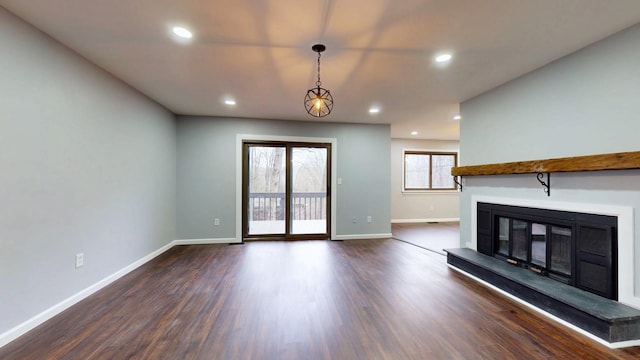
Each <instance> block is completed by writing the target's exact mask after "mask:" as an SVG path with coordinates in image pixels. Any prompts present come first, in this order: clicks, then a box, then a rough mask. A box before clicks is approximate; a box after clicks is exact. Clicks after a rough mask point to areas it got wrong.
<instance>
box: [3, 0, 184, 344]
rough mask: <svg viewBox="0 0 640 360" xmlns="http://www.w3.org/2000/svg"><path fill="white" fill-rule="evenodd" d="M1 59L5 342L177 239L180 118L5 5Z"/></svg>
mask: <svg viewBox="0 0 640 360" xmlns="http://www.w3.org/2000/svg"><path fill="white" fill-rule="evenodd" d="M0 49H2V50H1V51H0V79H1V81H0V147H1V148H2V150H1V151H0V169H1V170H0V198H1V199H2V201H1V202H0V249H1V250H0V289H1V290H0V334H2V333H4V332H5V331H8V330H9V329H12V328H14V327H15V326H17V325H19V324H20V323H22V322H24V321H26V320H28V319H30V318H32V317H34V316H35V315H36V314H39V313H41V312H43V311H44V310H46V309H48V308H49V307H51V306H53V305H55V304H58V303H59V302H61V301H62V300H64V299H67V298H69V297H71V296H72V295H74V294H76V293H78V292H79V291H81V290H84V289H86V288H87V287H89V286H91V285H93V284H95V283H97V282H98V281H100V280H101V279H104V278H105V277H107V276H109V275H112V274H113V273H115V272H116V271H118V270H121V269H122V268H124V267H126V266H127V265H130V264H131V263H133V262H134V261H136V260H139V259H141V258H142V257H144V256H146V255H148V254H150V253H152V252H153V251H155V250H157V249H159V248H161V247H162V246H163V245H166V244H168V243H169V242H171V241H172V240H173V239H174V217H175V215H174V211H175V123H174V120H175V119H174V116H173V115H172V114H171V113H169V112H168V111H166V110H165V109H164V108H162V107H160V106H158V105H156V104H155V103H153V102H152V101H150V100H148V99H147V98H145V97H143V96H142V95H140V94H139V93H137V92H135V91H133V90H132V89H131V88H129V87H128V86H126V85H124V84H123V83H121V82H119V81H117V80H115V79H114V78H113V77H111V76H110V75H108V74H107V73H105V72H103V71H102V70H100V69H98V68H97V67H95V66H94V65H92V64H90V63H88V62H87V61H86V60H84V59H83V58H81V57H79V56H78V55H76V54H75V53H73V52H71V51H69V50H68V49H67V48H65V47H63V46H61V45H60V44H58V43H56V42H54V41H53V40H52V39H50V38H49V37H47V36H45V35H44V34H42V33H40V32H39V31H37V30H35V29H34V28H33V27H31V26H30V25H27V24H26V23H24V22H22V21H21V20H19V19H17V18H16V17H14V16H13V15H11V14H9V13H7V12H6V11H5V10H4V9H2V8H1V7H0ZM80 252H83V253H84V256H85V265H84V267H82V268H79V269H75V266H74V264H75V254H76V253H80Z"/></svg>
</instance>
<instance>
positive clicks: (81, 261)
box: [76, 253, 84, 268]
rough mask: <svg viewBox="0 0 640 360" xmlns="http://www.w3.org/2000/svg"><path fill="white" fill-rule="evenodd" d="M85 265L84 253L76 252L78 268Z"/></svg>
mask: <svg viewBox="0 0 640 360" xmlns="http://www.w3.org/2000/svg"><path fill="white" fill-rule="evenodd" d="M83 265H84V254H83V253H79V254H76V268H79V267H82V266H83Z"/></svg>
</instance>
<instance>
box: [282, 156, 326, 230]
mask: <svg viewBox="0 0 640 360" xmlns="http://www.w3.org/2000/svg"><path fill="white" fill-rule="evenodd" d="M327 158H328V149H327V148H326V147H299V146H296V147H292V149H291V177H290V179H291V195H290V204H291V206H290V210H291V213H290V223H291V229H290V233H291V234H327V233H328V231H327V229H328V226H327V204H328V202H327V178H328V176H327V174H328V172H327V170H328V167H327V164H328V162H327V160H328V159H327Z"/></svg>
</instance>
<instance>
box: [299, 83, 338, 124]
mask: <svg viewBox="0 0 640 360" xmlns="http://www.w3.org/2000/svg"><path fill="white" fill-rule="evenodd" d="M304 107H305V109H307V113H309V115H311V116H315V117H323V116H327V115H329V114H330V113H331V110H332V109H333V97H332V96H331V93H330V92H329V90H327V89H323V88H321V87H317V88H314V89H309V90H308V91H307V95H306V96H305V97H304Z"/></svg>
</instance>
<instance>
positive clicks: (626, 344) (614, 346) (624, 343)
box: [447, 264, 640, 349]
mask: <svg viewBox="0 0 640 360" xmlns="http://www.w3.org/2000/svg"><path fill="white" fill-rule="evenodd" d="M447 266H448V267H449V268H450V269H451V270H455V271H457V272H459V273H460V274H462V275H464V276H467V277H469V278H471V279H473V280H475V281H477V282H479V283H481V284H482V285H484V286H486V287H488V288H490V289H492V290H494V291H496V292H498V293H500V294H502V295H504V296H506V297H508V298H509V299H511V300H513V301H515V302H517V303H519V304H522V305H524V306H526V307H527V308H529V309H531V310H533V311H535V312H537V313H539V314H541V315H543V316H545V317H547V318H549V319H551V320H553V321H555V322H557V323H559V324H561V325H564V326H566V327H568V328H570V329H571V330H573V331H576V332H578V333H580V334H581V335H584V336H586V337H588V338H589V339H591V340H594V341H596V342H598V343H600V344H602V345H604V346H606V347H608V348H610V349H620V348H625V347H631V346H638V345H640V340H628V341H619V342H613V343H610V342H608V341H606V340H604V339H601V338H599V337H597V336H595V335H593V334H591V333H589V332H587V331H585V330H583V329H581V328H579V327H577V326H575V325H573V324H571V323H569V322H567V321H565V320H562V319H560V318H559V317H557V316H555V315H553V314H551V313H548V312H546V311H544V310H542V309H540V308H539V307H537V306H534V305H532V304H529V303H528V302H526V301H524V300H522V299H520V298H519V297H516V296H513V295H511V294H510V293H508V292H506V291H504V290H502V289H500V288H498V287H496V286H494V285H492V284H490V283H488V282H486V281H484V280H482V279H480V278H479V277H476V276H474V275H471V274H469V273H468V272H466V271H464V270H461V269H458V268H457V267H455V266H452V265H449V264H447Z"/></svg>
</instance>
